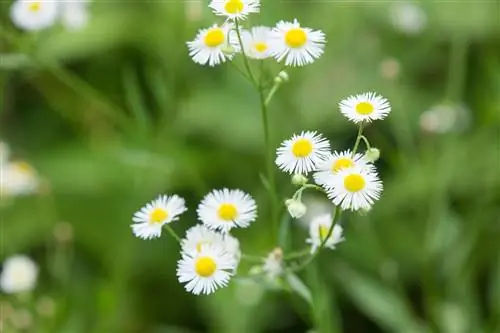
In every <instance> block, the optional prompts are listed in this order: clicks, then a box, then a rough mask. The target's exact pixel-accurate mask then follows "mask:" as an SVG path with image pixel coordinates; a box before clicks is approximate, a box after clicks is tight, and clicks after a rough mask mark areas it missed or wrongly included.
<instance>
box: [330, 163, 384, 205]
mask: <svg viewBox="0 0 500 333" xmlns="http://www.w3.org/2000/svg"><path fill="white" fill-rule="evenodd" d="M330 185H331V187H329V188H327V192H328V197H329V198H330V199H331V200H332V201H333V203H334V204H335V205H337V206H339V205H340V206H341V208H342V209H343V210H348V209H349V210H353V211H354V210H360V209H369V208H370V207H371V205H373V203H374V202H375V200H378V199H379V197H380V194H381V192H382V182H381V181H380V179H379V177H378V175H377V173H376V172H375V171H374V170H373V169H367V168H364V169H363V168H361V167H352V168H347V169H342V170H340V171H339V172H337V173H336V174H335V175H334V176H333V177H332V178H331V183H330Z"/></svg>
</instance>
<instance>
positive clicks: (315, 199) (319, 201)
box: [299, 195, 335, 229]
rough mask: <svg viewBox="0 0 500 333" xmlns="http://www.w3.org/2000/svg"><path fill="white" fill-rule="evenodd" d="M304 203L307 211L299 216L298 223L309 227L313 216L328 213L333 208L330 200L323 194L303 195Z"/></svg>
mask: <svg viewBox="0 0 500 333" xmlns="http://www.w3.org/2000/svg"><path fill="white" fill-rule="evenodd" d="M303 201H304V204H305V205H306V206H307V212H306V214H305V215H304V216H302V218H300V220H299V222H300V225H301V226H302V227H304V228H307V229H309V225H310V223H311V221H312V220H314V218H316V217H317V216H319V215H324V214H328V213H330V212H332V211H333V209H335V206H334V205H333V204H332V202H331V201H330V200H328V199H327V198H325V197H323V196H316V195H306V196H304V197H303Z"/></svg>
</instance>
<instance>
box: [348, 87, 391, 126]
mask: <svg viewBox="0 0 500 333" xmlns="http://www.w3.org/2000/svg"><path fill="white" fill-rule="evenodd" d="M339 107H340V112H342V114H343V115H344V116H346V117H347V118H348V119H349V120H350V121H353V122H355V123H359V122H363V121H365V122H371V121H372V120H377V119H384V118H385V117H387V115H388V114H389V112H391V105H390V104H389V101H388V100H387V99H385V98H384V97H382V96H380V95H377V94H376V93H374V92H369V93H364V94H359V95H355V96H349V97H347V98H346V99H344V100H343V101H341V102H340V103H339Z"/></svg>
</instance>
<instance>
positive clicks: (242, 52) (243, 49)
mask: <svg viewBox="0 0 500 333" xmlns="http://www.w3.org/2000/svg"><path fill="white" fill-rule="evenodd" d="M234 24H235V26H236V35H237V36H238V43H239V44H240V48H241V54H242V55H243V64H244V65H245V68H246V69H247V72H248V75H249V76H250V79H251V80H252V83H253V85H254V86H255V87H259V84H258V82H257V80H256V79H255V76H254V75H253V72H252V68H251V67H250V63H249V61H248V57H247V55H246V53H245V48H244V47H243V40H242V39H241V33H240V25H239V22H238V19H235V20H234Z"/></svg>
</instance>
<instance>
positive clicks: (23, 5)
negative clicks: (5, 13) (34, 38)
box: [10, 0, 59, 31]
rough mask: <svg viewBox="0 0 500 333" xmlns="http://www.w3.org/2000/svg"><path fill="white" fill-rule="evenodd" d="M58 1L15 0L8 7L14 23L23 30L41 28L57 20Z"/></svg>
mask: <svg viewBox="0 0 500 333" xmlns="http://www.w3.org/2000/svg"><path fill="white" fill-rule="evenodd" d="M58 10H59V3H58V2H57V1H47V0H39V1H36V0H17V1H15V2H14V3H13V4H12V6H11V8H10V17H11V19H12V22H13V23H14V25H16V26H17V27H18V28H20V29H23V30H31V31H35V30H42V29H45V28H48V27H50V26H52V25H54V23H55V22H56V20H57V15H58Z"/></svg>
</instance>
